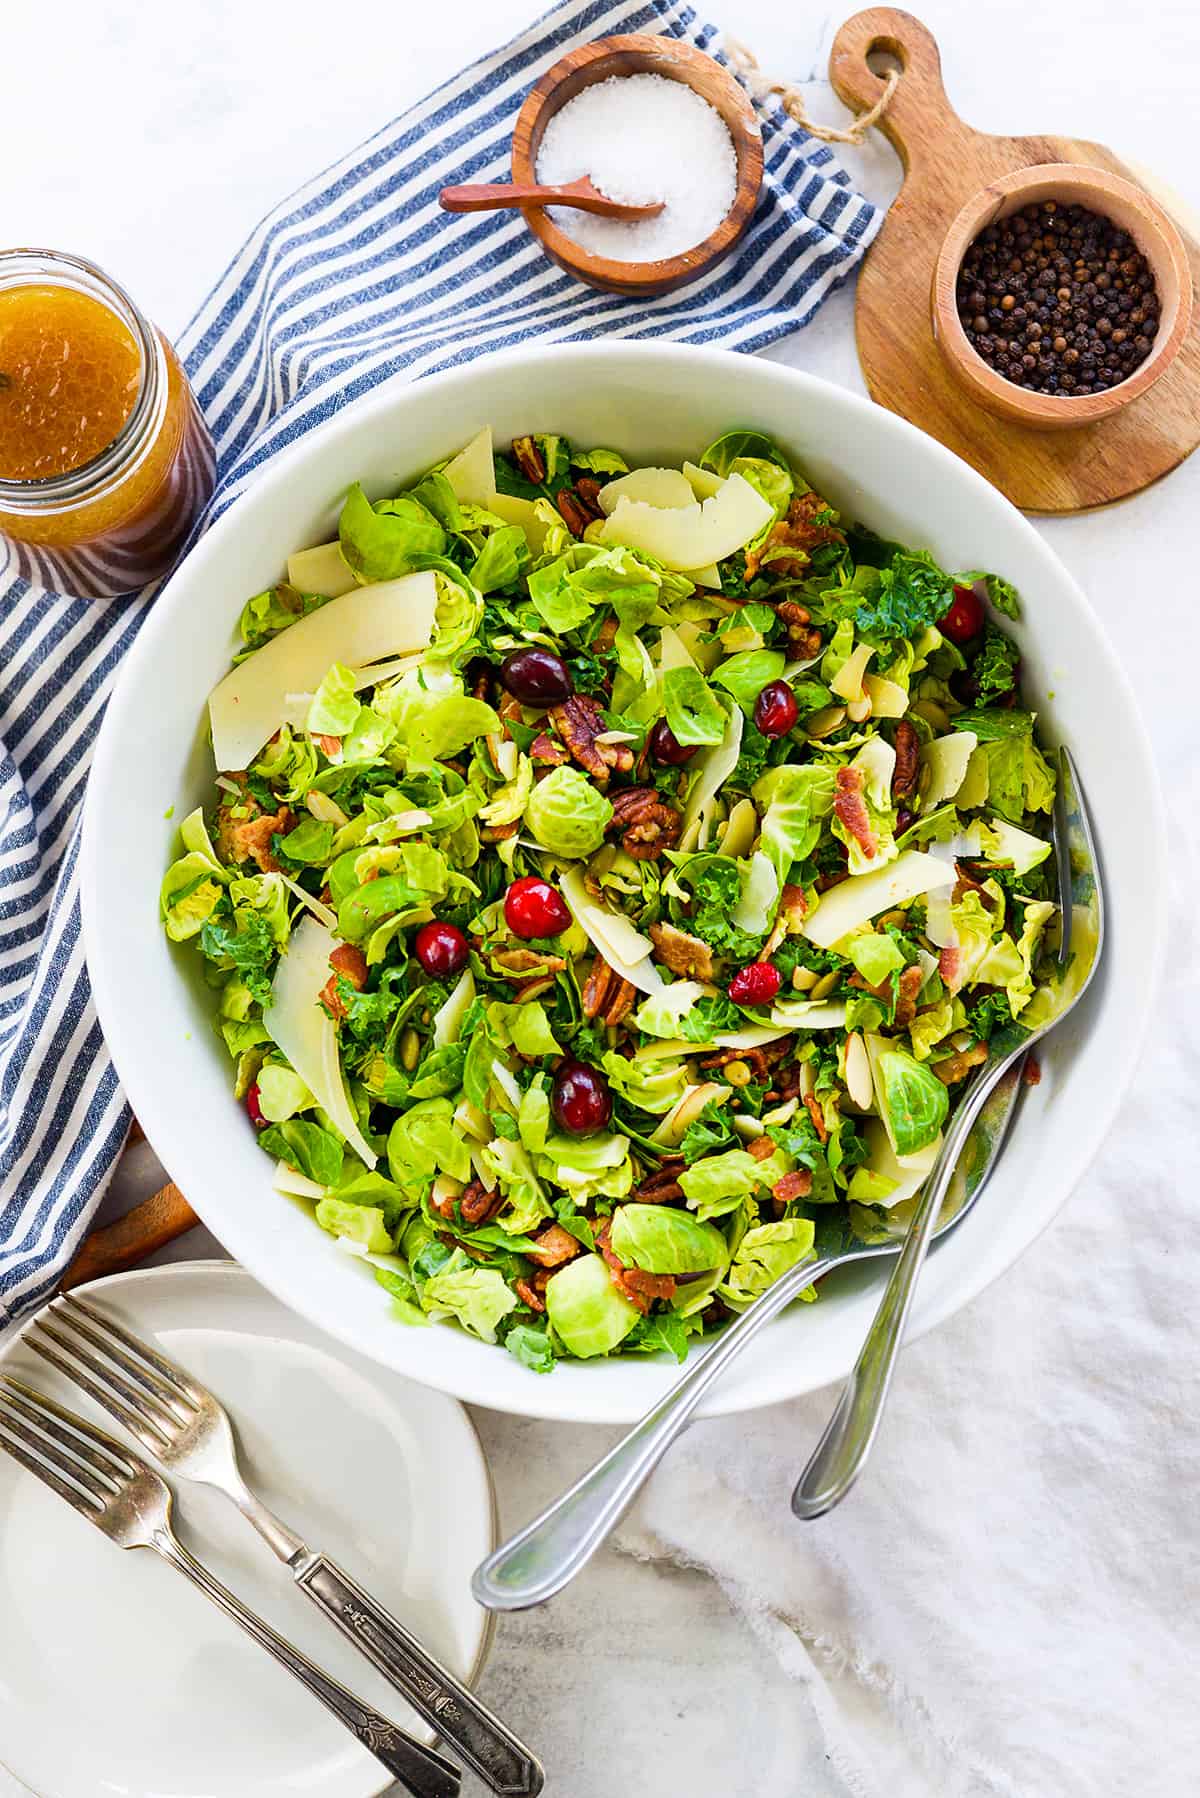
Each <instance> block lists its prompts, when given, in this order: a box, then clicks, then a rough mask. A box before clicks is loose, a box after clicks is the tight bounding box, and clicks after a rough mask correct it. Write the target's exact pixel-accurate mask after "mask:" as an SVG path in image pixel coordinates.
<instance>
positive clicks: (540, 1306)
mask: <svg viewBox="0 0 1200 1798" xmlns="http://www.w3.org/2000/svg"><path fill="white" fill-rule="evenodd" d="M513 1286H514V1289H515V1291H516V1294H517V1297H518V1298H519V1299H522V1300H523V1301H524V1303H525V1304H527V1305H528V1306H529V1309H530V1310H531V1311H537V1312H542V1311H544V1310H545V1309H546V1301H545V1299H544V1298H543V1297H542V1295H541V1294H540V1293H539V1292H535V1291H534V1289H533V1287H532V1286H531V1285H530V1284H529V1281H528V1280H514V1281H513Z"/></svg>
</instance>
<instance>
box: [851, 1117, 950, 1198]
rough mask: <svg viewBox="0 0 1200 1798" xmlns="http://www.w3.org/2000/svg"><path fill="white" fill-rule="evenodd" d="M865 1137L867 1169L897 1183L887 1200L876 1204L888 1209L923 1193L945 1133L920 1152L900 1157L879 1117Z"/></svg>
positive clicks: (868, 1127)
mask: <svg viewBox="0 0 1200 1798" xmlns="http://www.w3.org/2000/svg"><path fill="white" fill-rule="evenodd" d="M863 1135H864V1137H865V1138H866V1144H867V1155H868V1160H867V1166H868V1167H869V1168H870V1170H871V1172H872V1173H873V1174H879V1175H881V1176H882V1178H883V1179H885V1180H892V1181H894V1182H895V1185H894V1186H893V1188H892V1190H891V1192H889V1193H888V1195H887V1197H886V1199H877V1200H876V1201H875V1203H876V1204H877V1205H884V1206H888V1207H890V1206H892V1205H900V1204H903V1202H904V1200H905V1199H911V1198H912V1197H913V1194H914V1193H917V1192H919V1191H920V1190H921V1187H922V1186H923V1185H924V1183H925V1180H926V1177H927V1176H928V1175H929V1174H930V1173H931V1172H932V1170H933V1164H934V1162H935V1161H936V1160H937V1158H938V1156H939V1154H940V1153H941V1148H942V1134H941V1131H940V1130H939V1132H938V1134H937V1136H936V1137H935V1138H934V1140H933V1142H931V1143H928V1144H927V1145H926V1146H925V1148H923V1149H920V1150H918V1152H917V1153H916V1154H915V1155H904V1156H898V1155H897V1154H896V1152H895V1150H894V1149H893V1148H892V1145H891V1143H890V1142H889V1141H888V1133H887V1131H886V1130H885V1129H884V1127H883V1125H882V1124H881V1123H880V1122H879V1120H878V1119H877V1118H872V1119H871V1121H870V1123H868V1124H866V1125H865V1126H864V1129H863Z"/></svg>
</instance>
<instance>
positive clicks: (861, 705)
mask: <svg viewBox="0 0 1200 1798" xmlns="http://www.w3.org/2000/svg"><path fill="white" fill-rule="evenodd" d="M871 710H872V707H871V696H870V694H869V693H864V694H863V696H862V698H861V699H851V700H850V701H849V702H848V703H847V706H846V716H847V717H848V718H851V719H853V721H854V723H855V724H865V723H866V721H867V719H868V718H869V717H870V716H871Z"/></svg>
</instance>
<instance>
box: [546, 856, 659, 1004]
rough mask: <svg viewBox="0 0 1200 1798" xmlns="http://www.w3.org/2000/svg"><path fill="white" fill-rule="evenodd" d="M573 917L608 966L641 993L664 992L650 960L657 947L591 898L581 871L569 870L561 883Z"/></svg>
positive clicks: (616, 913) (619, 914)
mask: <svg viewBox="0 0 1200 1798" xmlns="http://www.w3.org/2000/svg"><path fill="white" fill-rule="evenodd" d="M559 886H560V888H561V890H562V896H563V898H564V899H565V900H566V902H567V904H568V906H569V907H570V909H571V916H572V917H573V918H574V919H575V922H576V923H577V924H578V925H579V926H580V927H581V928H582V929H583V930H584V932H585V933H586V934H587V936H588V937H589V939H590V940H591V942H592V943H593V944H594V946H595V947H596V948H597V949H598V950H599V952H600V954H601V955H602V956H603V957H604V959H605V961H606V962H607V963H608V965H609V967H610V968H611V969H612V970H613V972H614V973H615V974H619V975H620V976H621V978H622V980H628V981H629V982H630V983H631V985H633V986H636V987H637V989H638V991H639V992H640V993H658V992H661V991H662V989H663V987H664V985H665V984H666V983H665V981H664V980H663V977H662V975H661V974H660V973H659V971H658V969H657V968H656V967H655V965H654V963H653V962H652V961H651V959H650V952H651V950H652V949H653V947H654V944H653V943H652V942H651V941H650V938H649V937H645V936H643V935H642V934H641V932H640V931H637V930H635V929H634V928H633V925H632V924H631V923H630V922H629V919H628V918H626V917H624V916H623V915H622V914H621V913H620V912H615V911H609V910H608V908H607V906H603V905H597V904H596V902H595V901H594V900H593V899H590V898H589V897H588V892H587V888H586V887H585V886H584V884H583V876H582V874H580V872H579V870H578V868H568V870H567V872H566V873H565V874H564V875H563V876H562V878H561V880H560V881H559Z"/></svg>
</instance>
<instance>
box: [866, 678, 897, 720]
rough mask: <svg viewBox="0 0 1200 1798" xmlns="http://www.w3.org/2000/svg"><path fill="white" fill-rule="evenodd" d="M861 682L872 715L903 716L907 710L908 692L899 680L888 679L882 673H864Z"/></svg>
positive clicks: (879, 716) (884, 716)
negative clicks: (869, 702) (869, 703)
mask: <svg viewBox="0 0 1200 1798" xmlns="http://www.w3.org/2000/svg"><path fill="white" fill-rule="evenodd" d="M862 684H863V692H864V693H865V694H866V696H867V698H868V699H869V700H870V701H871V712H872V715H873V716H874V717H876V718H903V716H904V714H905V712H907V710H908V694H907V693H906V692H905V691H904V688H903V687H902V686H901V685H900V683H899V681H894V680H888V678H887V676H886V675H883V674H864V675H863V682H862Z"/></svg>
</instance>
